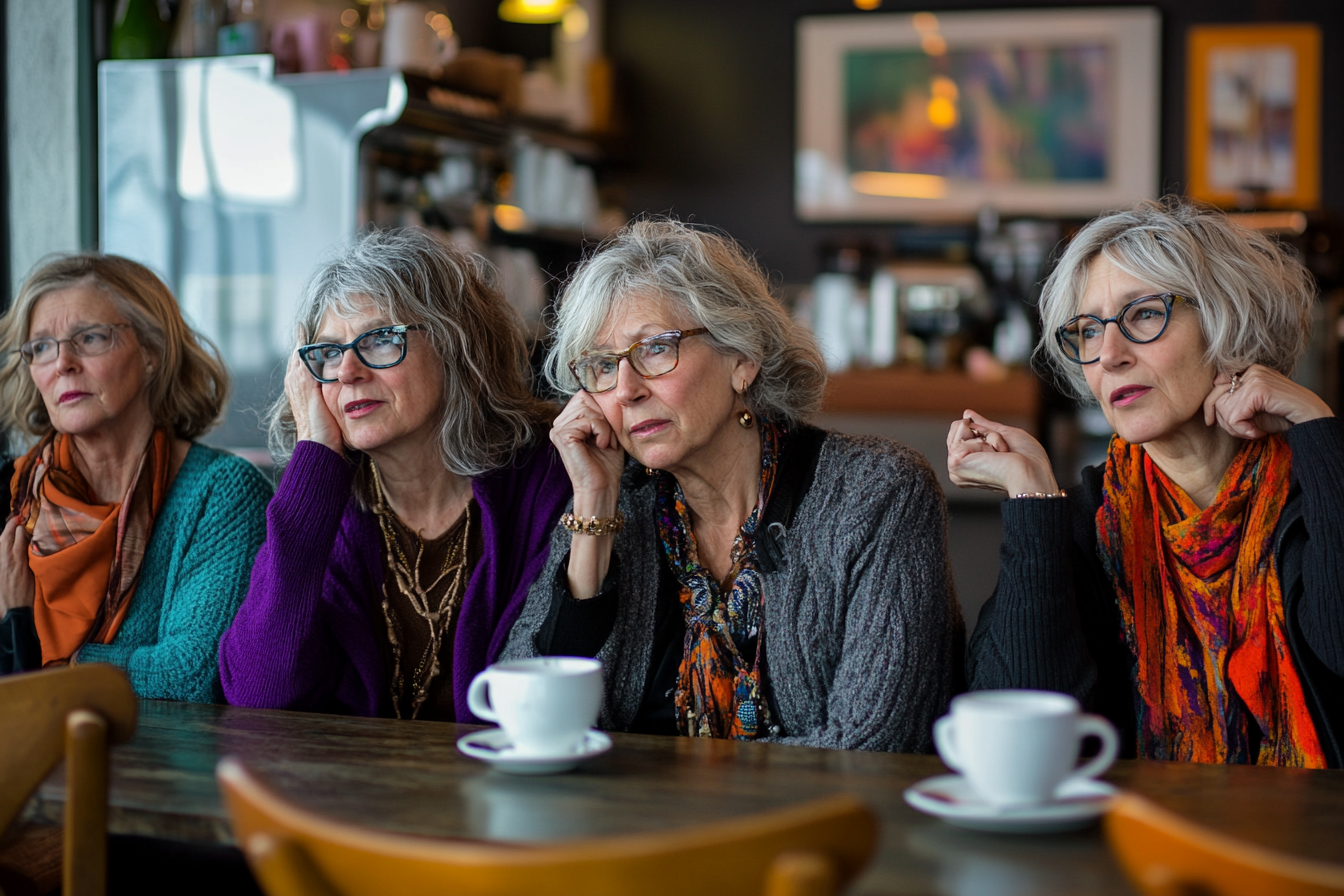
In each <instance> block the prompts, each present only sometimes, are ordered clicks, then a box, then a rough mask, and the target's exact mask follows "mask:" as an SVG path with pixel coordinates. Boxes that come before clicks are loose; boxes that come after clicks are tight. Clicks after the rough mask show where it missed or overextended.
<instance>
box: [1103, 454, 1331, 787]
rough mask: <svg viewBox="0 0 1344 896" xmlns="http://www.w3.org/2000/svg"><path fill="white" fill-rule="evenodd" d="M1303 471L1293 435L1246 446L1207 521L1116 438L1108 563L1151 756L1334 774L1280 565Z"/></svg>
mask: <svg viewBox="0 0 1344 896" xmlns="http://www.w3.org/2000/svg"><path fill="white" fill-rule="evenodd" d="M1291 469H1292V452H1291V450H1290V449H1289V447H1288V443H1287V441H1286V440H1285V439H1284V438H1283V437H1282V436H1270V437H1268V438H1264V439H1257V440H1255V441H1250V442H1247V443H1246V444H1245V445H1243V446H1242V448H1241V449H1240V451H1238V453H1237V455H1236V457H1235V458H1234V459H1233V461H1232V465H1231V466H1230V467H1229V468H1228V470H1227V473H1226V474H1225V475H1224V476H1223V481H1222V483H1221V484H1220V485H1219V487H1218V497H1217V498H1216V499H1215V500H1214V502H1213V503H1212V504H1210V505H1209V506H1208V507H1207V508H1205V509H1204V510H1200V509H1199V508H1198V507H1197V506H1196V505H1195V503H1194V502H1193V501H1191V500H1190V498H1189V496H1188V495H1186V494H1185V492H1184V491H1182V490H1181V488H1180V487H1179V486H1177V485H1176V484H1175V483H1174V482H1172V481H1171V480H1170V479H1168V478H1167V477H1166V476H1165V475H1164V474H1163V473H1162V471H1161V470H1159V469H1158V468H1157V465H1156V464H1154V463H1153V461H1152V459H1151V458H1149V457H1148V454H1147V452H1145V451H1144V450H1143V449H1142V448H1141V447H1139V446H1137V445H1131V444H1129V443H1128V442H1125V441H1123V440H1121V439H1120V438H1119V437H1118V436H1116V437H1115V438H1113V439H1112V440H1111V447H1110V455H1109V457H1108V458H1107V461H1106V479H1105V486H1104V488H1105V497H1104V499H1103V502H1102V505H1101V508H1100V509H1099V510H1098V511H1097V535H1098V553H1099V554H1100V555H1101V560H1102V563H1103V565H1104V566H1105V568H1106V571H1107V574H1108V575H1109V576H1110V579H1111V582H1112V584H1113V585H1114V586H1115V591H1116V594H1117V596H1118V598H1119V603H1120V613H1121V617H1122V618H1123V621H1124V634H1125V640H1126V642H1127V643H1128V645H1129V647H1130V649H1131V650H1132V651H1133V653H1134V657H1135V659H1136V660H1137V664H1136V666H1135V672H1134V675H1135V684H1136V685H1137V690H1138V695H1137V700H1136V708H1137V713H1138V753H1139V756H1140V757H1144V758H1149V759H1174V760H1183V761H1190V762H1211V763H1250V762H1254V763H1256V764H1259V765H1280V766H1294V767H1299V768H1324V767H1325V754H1324V753H1323V752H1322V750H1321V745H1320V741H1319V739H1318V738H1317V735H1316V726H1315V723H1313V722H1312V719H1311V713H1310V711H1309V710H1308V708H1307V702H1306V697H1305V694H1304V693H1303V690H1302V683H1301V681H1300V680H1299V679H1298V674H1297V669H1296V668H1295V667H1294V666H1293V658H1292V655H1291V653H1290V652H1289V650H1288V638H1287V631H1286V628H1285V625H1284V615H1283V594H1282V592H1281V591H1280V586H1279V574H1278V570H1277V569H1276V567H1275V561H1274V528H1275V525H1276V524H1277V523H1278V519H1279V513H1280V511H1281V510H1282V509H1283V505H1284V503H1285V502H1286V501H1287V499H1288V485H1289V473H1290V471H1291ZM1252 725H1254V726H1257V727H1258V729H1259V733H1260V744H1259V750H1258V752H1257V753H1255V754H1252V753H1251V745H1252V743H1253V739H1252V737H1251V733H1252V729H1251V727H1250V726H1252Z"/></svg>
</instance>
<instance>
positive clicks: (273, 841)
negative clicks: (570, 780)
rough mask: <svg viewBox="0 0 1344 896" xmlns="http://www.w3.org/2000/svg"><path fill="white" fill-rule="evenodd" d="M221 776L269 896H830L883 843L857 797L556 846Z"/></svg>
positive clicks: (229, 768)
mask: <svg viewBox="0 0 1344 896" xmlns="http://www.w3.org/2000/svg"><path fill="white" fill-rule="evenodd" d="M215 774H216V777H217V778H218V779H219V783H220V788H221V790H222V791H223V794H224V803H225V805H226V807H227V808H228V812H229V818H230V820H231V821H232V824H233V832H234V837H235V839H236V840H237V841H238V843H239V845H240V846H242V848H243V851H244V853H245V854H246V855H247V860H248V864H249V865H250V866H251V868H252V873H253V874H254V875H255V876H256V878H257V880H258V882H260V884H261V886H262V889H264V890H265V891H266V892H267V893H268V894H269V896H384V894H387V893H397V894H400V896H430V894H435V896H439V894H444V893H452V894H453V896H511V894H517V896H568V894H575V896H577V894H583V896H616V894H621V896H626V894H631V893H639V894H643V896H688V894H695V893H740V894H743V896H746V894H753V893H755V894H763V896H828V894H834V893H838V892H840V890H841V888H842V887H844V886H845V885H846V884H848V883H849V882H850V881H851V880H853V879H854V877H855V876H857V875H858V873H859V871H861V870H862V869H863V867H864V866H865V865H866V864H867V863H868V860H869V859H870V858H871V857H872V854H873V849H874V846H875V844H876V840H877V819H876V817H875V816H874V815H873V813H872V812H871V811H870V810H869V809H868V807H867V806H865V805H864V804H863V803H861V802H859V800H857V799H855V798H854V797H850V796H837V797H833V798H830V799H825V800H818V801H816V802H812V803H807V804H804V805H801V806H797V807H791V808H788V809H783V810H780V811H776V812H772V813H769V814H765V815H756V816H750V817H747V818H742V819H735V820H731V821H726V822H716V823H713V824H706V825H703V826H700V827H696V828H692V829H684V830H676V831H671V832H668V833H658V834H632V835H626V836H619V837H610V838H605V839H593V840H577V841H570V842H567V843H564V844H557V845H553V846H552V845H546V846H518V845H506V844H494V843H486V842H481V841H466V840H436V839H429V838H424V837H414V836H409V835H404V834H393V833H388V832H384V831H376V830H370V829H368V828H363V827H357V826H354V825H348V824H343V823H339V822H335V821H331V820H330V819H327V818H323V817H321V816H318V815H315V814H313V813H311V812H308V811H307V810H304V809H300V808H298V807H297V806H295V805H294V804H293V803H290V802H288V801H287V800H285V799H284V798H282V797H280V796H278V795H277V794H276V793H275V792H274V791H272V790H271V789H270V788H268V787H266V786H265V785H264V784H262V783H261V782H260V781H259V780H258V779H257V778H256V777H255V776H253V775H252V774H251V772H249V771H248V769H246V768H245V767H244V766H243V765H242V763H240V762H238V761H237V760H235V759H232V758H225V759H224V760H222V761H221V762H220V763H219V766H218V768H217V769H216V772H215Z"/></svg>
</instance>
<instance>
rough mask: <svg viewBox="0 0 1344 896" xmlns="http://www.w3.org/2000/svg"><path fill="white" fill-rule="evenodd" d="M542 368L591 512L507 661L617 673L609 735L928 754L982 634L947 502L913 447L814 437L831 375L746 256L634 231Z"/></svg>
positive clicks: (581, 277)
mask: <svg viewBox="0 0 1344 896" xmlns="http://www.w3.org/2000/svg"><path fill="white" fill-rule="evenodd" d="M627 346H628V347H627ZM622 362H624V363H622ZM546 372H547V376H548V378H549V380H550V382H551V383H552V384H553V385H554V386H555V387H556V388H557V389H559V390H561V392H562V393H567V394H569V393H572V397H571V399H570V401H569V404H568V405H567V406H566V407H565V410H564V411H563V412H562V413H561V415H560V416H559V417H558V418H557V419H556V421H555V424H554V427H553V429H552V430H551V441H552V442H553V443H554V444H555V446H556V448H557V449H558V450H559V453H560V456H561V458H562V459H563V461H564V463H565V468H566V470H567V471H568V473H569V476H570V480H571V481H572V483H573V485H574V504H573V507H572V508H571V511H572V512H571V513H568V514H566V515H565V516H564V517H562V518H561V527H560V528H558V529H557V531H556V534H555V540H554V542H553V544H552V550H551V555H550V556H551V559H550V561H549V563H548V564H547V568H546V570H545V571H544V572H543V573H542V575H541V576H540V577H539V578H538V580H537V582H536V584H535V585H533V587H532V589H531V592H530V594H529V596H528V602H527V606H526V608H525V609H524V611H523V614H522V616H521V617H520V618H519V620H518V622H517V624H516V625H515V626H514V629H513V632H512V636H511V638H510V642H509V644H508V646H507V647H506V649H505V653H504V655H505V657H510V656H513V657H521V656H530V655H537V654H571V655H582V656H596V657H598V658H599V659H601V660H602V661H603V663H604V665H605V667H606V686H607V694H606V701H605V703H604V708H603V718H602V724H603V726H604V727H607V728H610V729H617V730H625V731H638V732H646V733H665V734H682V735H690V736H701V737H732V738H739V739H768V740H772V741H776V742H782V743H792V744H803V745H809V746H821V747H834V748H844V749H867V750H893V751H907V752H915V751H927V750H928V749H929V747H930V725H931V723H932V721H933V719H934V718H935V717H937V716H938V715H939V714H940V713H942V712H943V710H944V708H945V707H946V705H947V701H948V698H949V697H951V695H952V694H953V692H954V688H955V687H956V685H957V684H958V678H959V668H960V662H961V653H962V645H963V638H964V627H963V623H962V619H961V612H960V610H959V608H958V605H957V601H956V596H955V593H954V590H953V586H952V576H951V572H950V565H949V562H948V555H947V520H946V509H945V505H944V501H943V497H942V493H941V491H940V490H939V488H938V485H937V482H936V480H935V479H934V477H933V474H932V472H931V470H930V469H929V466H928V464H927V463H926V462H925V460H924V458H923V457H921V456H920V455H919V454H917V453H916V452H914V451H912V450H910V449H909V448H906V447H904V446H901V445H898V444H895V443H893V442H888V441H884V440H881V439H872V438H855V437H850V436H843V435H838V434H834V433H825V432H822V431H820V430H817V429H814V428H811V427H809V426H807V425H806V424H805V423H804V422H803V421H804V419H805V418H806V417H807V416H808V415H809V414H811V413H812V412H814V411H815V410H816V409H817V407H818V405H819V404H820V401H821V395H822V391H823V389H824V387H825V379H826V378H825V372H824V367H823V364H822V360H821V356H820V354H819V352H818V351H817V348H816V345H815V342H814V341H813V340H812V338H811V336H810V335H809V334H808V333H807V332H806V331H805V330H803V329H801V328H799V327H798V326H797V325H796V324H794V323H793V321H792V320H791V319H790V318H789V317H788V315H787V314H786V313H785V312H784V310H783V309H782V308H781V307H780V306H779V304H778V303H777V302H775V300H774V299H773V298H772V297H771V296H770V293H769V286H768V283H767V280H766V277H765V275H764V273H763V272H762V271H761V269H760V268H759V267H758V266H757V265H756V264H755V263H754V262H753V261H752V260H750V259H749V258H748V257H747V256H746V255H745V253H743V251H742V250H741V249H740V248H739V247H738V246H737V244H736V243H734V242H733V241H732V240H731V239H729V238H727V237H724V236H721V235H718V234H713V233H707V232H704V231H700V230H696V229H693V228H691V227H688V226H686V225H684V224H680V223H678V222H675V221H667V220H643V221H639V222H636V223H634V224H632V225H630V226H629V227H627V228H626V229H625V230H623V231H622V232H621V233H620V234H618V235H617V236H616V237H614V238H612V239H611V240H609V241H608V242H607V243H606V244H605V245H603V246H602V247H601V249H599V250H598V251H597V252H596V253H595V254H594V255H593V256H591V257H590V258H588V259H587V260H586V261H585V262H584V263H583V265H582V266H581V267H580V269H579V270H578V272H577V273H576V275H575V277H574V279H573V280H572V281H571V282H570V284H569V285H568V287H567V288H566V289H565V292H564V295H563V296H562V297H561V300H560V304H559V307H558V315H557V329H556V339H555V343H554V346H553V348H552V349H551V352H550V355H549V357H548V359H547V370H546Z"/></svg>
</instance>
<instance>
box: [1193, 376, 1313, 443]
mask: <svg viewBox="0 0 1344 896" xmlns="http://www.w3.org/2000/svg"><path fill="white" fill-rule="evenodd" d="M1333 416H1334V412H1332V411H1331V410H1330V406H1329V405H1327V404H1326V403H1325V402H1324V401H1323V400H1321V398H1320V396H1318V395H1317V394H1316V393H1315V392H1312V391H1311V390H1310V389H1308V388H1307V387H1306V386H1302V385H1299V384H1297V383H1295V382H1293V381H1292V380H1290V379H1288V377H1286V376H1284V375H1283V374H1281V373H1279V372H1278V371H1276V370H1271V369H1269V368H1268V367H1265V366H1264V365H1263V364H1252V365H1251V366H1250V367H1248V368H1246V372H1245V373H1243V374H1241V375H1240V376H1239V377H1238V382H1237V388H1236V391H1235V392H1233V391H1232V376H1231V375H1230V374H1226V373H1220V374H1218V376H1217V377H1216V378H1215V379H1214V381H1213V390H1212V391H1210V392H1209V395H1208V397H1207V398H1205V399H1204V423H1205V424H1206V425H1208V426H1214V425H1217V426H1221V427H1222V428H1223V429H1224V430H1226V431H1227V432H1228V433H1230V434H1231V435H1234V436H1237V437H1238V438H1242V439H1260V438H1264V437H1265V436H1267V435H1269V434H1270V433H1276V432H1284V431H1286V430H1287V429H1289V428H1290V427H1292V426H1293V425H1295V424H1298V423H1306V422H1307V421H1308V420H1317V419H1320V418H1321V417H1333Z"/></svg>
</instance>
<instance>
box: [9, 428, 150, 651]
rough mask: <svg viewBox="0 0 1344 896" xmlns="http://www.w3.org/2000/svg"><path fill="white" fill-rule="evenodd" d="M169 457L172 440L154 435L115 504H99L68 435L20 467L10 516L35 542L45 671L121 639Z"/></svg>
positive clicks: (32, 559)
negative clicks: (85, 650) (83, 649)
mask: <svg viewBox="0 0 1344 896" xmlns="http://www.w3.org/2000/svg"><path fill="white" fill-rule="evenodd" d="M171 451H172V440H171V439H170V438H169V436H168V433H167V432H166V431H165V430H162V429H156V430H155V431H154V435H153V436H152V437H151V438H150V440H149V444H148V445H147V446H146V447H145V453H144V456H143V457H142V458H141V460H140V467H139V470H138V471H137V472H136V475H135V479H133V480H132V481H131V485H130V488H129V489H128V490H127V492H126V494H125V495H124V496H122V499H121V500H120V501H119V502H117V503H115V504H99V503H97V498H95V497H94V495H93V492H92V490H91V489H90V488H89V484H88V483H87V482H85V480H84V476H83V474H81V473H80V472H79V468H78V467H77V466H76V464H75V458H74V446H73V443H72V440H71V438H70V437H69V436H67V435H63V434H61V433H56V432H52V433H50V434H48V435H47V436H46V437H44V438H43V439H42V440H41V441H40V442H38V443H37V444H36V445H35V446H33V449H32V450H31V451H29V452H28V453H27V454H25V455H24V456H23V457H21V458H19V459H18V461H17V462H16V463H15V468H14V479H13V480H12V481H11V482H10V514H11V515H14V516H18V517H19V519H21V520H23V522H24V526H25V527H26V528H27V529H28V533H29V535H30V537H31V541H30V543H29V548H28V566H29V568H30V569H31V570H32V571H33V579H34V595H33V622H34V626H35V627H36V629H37V640H38V643H39V644H41V645H42V665H43V666H50V665H55V664H60V663H66V662H69V660H70V657H72V656H73V655H74V653H75V651H77V650H78V649H79V648H81V647H83V646H84V645H85V644H88V643H99V644H108V643H110V642H111V641H112V638H113V637H115V636H116V634H117V630H118V629H119V628H120V627H121V623H122V620H124V619H125V618H126V611H127V610H128V609H129V608H130V604H131V594H132V592H133V591H134V590H135V583H136V580H137V579H138V578H139V577H140V567H141V565H142V564H143V562H144V558H145V549H146V548H147V547H148V546H149V536H150V533H151V531H152V530H153V528H154V518H155V517H156V516H157V515H158V512H159V508H160V507H162V506H163V501H164V498H165V496H166V495H167V494H168V478H169V477H168V474H169V471H170V468H171V466H172V464H171Z"/></svg>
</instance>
